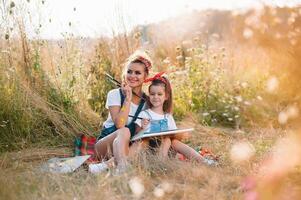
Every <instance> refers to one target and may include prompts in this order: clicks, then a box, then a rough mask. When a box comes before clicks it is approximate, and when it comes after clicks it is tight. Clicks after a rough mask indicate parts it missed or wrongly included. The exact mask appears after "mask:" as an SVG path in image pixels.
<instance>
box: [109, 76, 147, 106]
mask: <svg viewBox="0 0 301 200" xmlns="http://www.w3.org/2000/svg"><path fill="white" fill-rule="evenodd" d="M105 75H106V77H107V78H108V79H109V81H111V82H112V83H114V84H115V85H116V86H118V87H121V83H120V82H119V81H117V80H116V79H115V78H113V77H112V76H111V75H110V74H108V73H105ZM132 93H133V95H135V96H137V97H139V98H140V99H143V100H144V101H146V100H145V98H143V97H142V96H140V95H138V94H136V93H135V92H134V91H132Z"/></svg>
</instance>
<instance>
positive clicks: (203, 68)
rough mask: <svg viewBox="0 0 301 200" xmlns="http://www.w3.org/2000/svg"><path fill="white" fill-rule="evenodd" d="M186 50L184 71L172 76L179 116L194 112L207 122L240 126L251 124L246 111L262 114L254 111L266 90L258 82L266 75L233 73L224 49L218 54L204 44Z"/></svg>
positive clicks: (204, 122) (211, 124)
mask: <svg viewBox="0 0 301 200" xmlns="http://www.w3.org/2000/svg"><path fill="white" fill-rule="evenodd" d="M186 51H187V52H188V53H186V54H187V56H186V57H181V61H182V60H184V61H185V66H184V70H180V71H178V72H175V73H174V74H171V76H170V78H171V80H172V83H173V88H174V106H175V109H174V114H175V116H176V117H177V118H181V117H183V116H185V114H187V113H189V112H193V113H195V114H196V115H197V116H199V120H200V122H201V123H203V124H205V125H209V126H216V125H221V126H230V127H238V126H240V125H241V123H245V124H244V125H247V124H248V123H249V122H248V119H247V118H245V117H244V116H245V113H246V112H248V113H249V114H248V116H251V115H252V114H253V115H255V116H256V115H257V114H260V113H257V114H256V113H255V111H256V110H258V109H257V107H258V105H255V104H253V103H254V102H255V103H256V97H257V95H258V94H259V93H260V91H262V90H263V84H262V82H260V81H259V80H262V79H263V77H260V76H259V77H256V78H257V80H256V82H255V81H254V82H251V81H240V77H239V76H240V74H239V73H238V72H237V73H235V74H231V70H230V68H228V69H227V68H225V66H224V63H223V59H224V57H225V56H224V54H223V53H224V52H223V51H224V50H222V51H221V52H220V53H219V54H218V55H212V53H209V51H207V50H206V48H205V47H198V48H191V49H187V50H186ZM188 55H189V57H188ZM234 80H235V81H234ZM256 117H258V115H257V116H256ZM252 119H254V118H252Z"/></svg>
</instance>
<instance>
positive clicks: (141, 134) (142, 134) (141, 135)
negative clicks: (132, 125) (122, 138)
mask: <svg viewBox="0 0 301 200" xmlns="http://www.w3.org/2000/svg"><path fill="white" fill-rule="evenodd" d="M193 130H194V128H186V129H175V130H169V131H162V132H154V133H149V132H145V131H141V132H139V133H137V134H136V135H135V136H134V137H132V139H131V141H136V140H140V139H143V138H148V137H158V136H164V135H175V134H178V133H186V132H191V131H193Z"/></svg>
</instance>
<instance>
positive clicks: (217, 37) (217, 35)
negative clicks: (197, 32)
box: [212, 33, 220, 39]
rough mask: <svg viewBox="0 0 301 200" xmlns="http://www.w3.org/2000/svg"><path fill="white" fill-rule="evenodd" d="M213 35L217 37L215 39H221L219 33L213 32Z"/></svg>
mask: <svg viewBox="0 0 301 200" xmlns="http://www.w3.org/2000/svg"><path fill="white" fill-rule="evenodd" d="M212 37H213V38H215V39H219V37H220V36H219V34H217V33H213V34H212Z"/></svg>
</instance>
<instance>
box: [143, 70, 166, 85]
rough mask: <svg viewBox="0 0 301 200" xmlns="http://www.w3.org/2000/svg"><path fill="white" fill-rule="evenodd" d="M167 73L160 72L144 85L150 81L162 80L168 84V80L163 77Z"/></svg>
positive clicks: (145, 81)
mask: <svg viewBox="0 0 301 200" xmlns="http://www.w3.org/2000/svg"><path fill="white" fill-rule="evenodd" d="M164 73H165V72H159V73H158V74H156V75H155V76H153V77H151V78H148V79H145V80H144V83H147V82H150V81H154V80H160V81H162V82H163V83H165V84H166V80H165V79H164V78H163V77H162V75H163V74H164Z"/></svg>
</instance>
